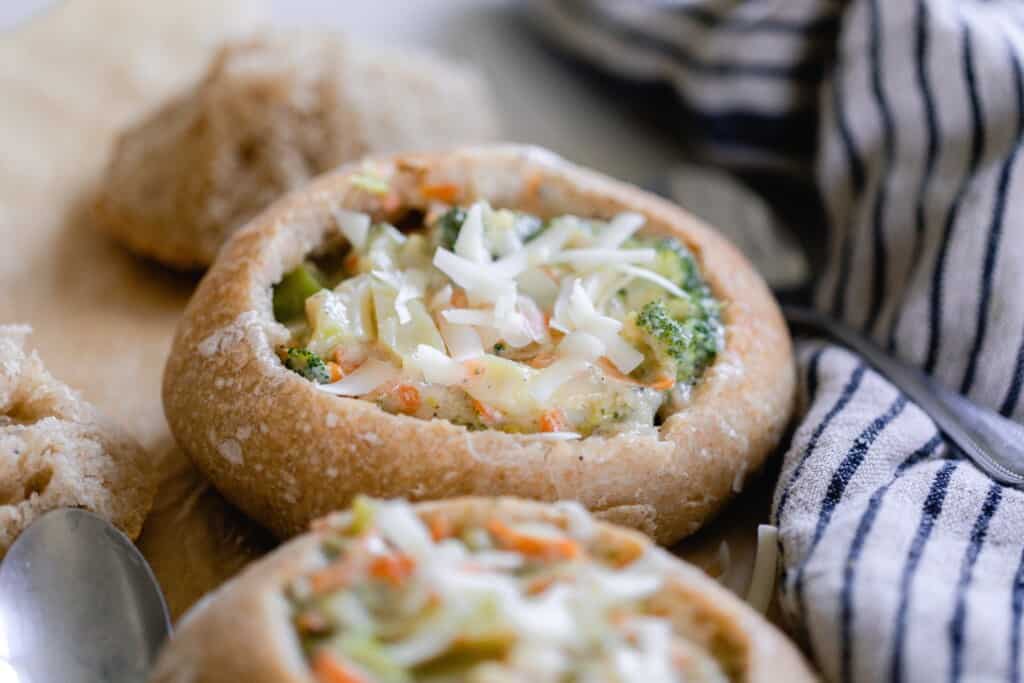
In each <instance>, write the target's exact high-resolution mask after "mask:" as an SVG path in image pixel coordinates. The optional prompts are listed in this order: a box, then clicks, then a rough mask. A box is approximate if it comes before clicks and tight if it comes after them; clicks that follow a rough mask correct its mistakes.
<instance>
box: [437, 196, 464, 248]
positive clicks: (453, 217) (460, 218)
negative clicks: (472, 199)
mask: <svg viewBox="0 0 1024 683" xmlns="http://www.w3.org/2000/svg"><path fill="white" fill-rule="evenodd" d="M465 222H466V210H465V209H463V208H462V207H460V206H456V207H454V208H451V209H448V211H446V212H445V214H444V215H443V216H441V217H440V218H438V219H437V227H438V231H439V232H438V234H439V235H440V240H439V242H438V243H439V244H440V245H441V246H442V247H444V248H445V249H452V248H453V247H455V240H457V239H458V238H459V230H462V224H463V223H465Z"/></svg>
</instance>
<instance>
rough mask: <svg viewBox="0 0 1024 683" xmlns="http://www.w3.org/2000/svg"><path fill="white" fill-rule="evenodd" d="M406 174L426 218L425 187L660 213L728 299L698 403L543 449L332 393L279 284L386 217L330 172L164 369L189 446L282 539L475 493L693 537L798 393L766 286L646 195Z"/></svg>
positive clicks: (720, 243)
mask: <svg viewBox="0 0 1024 683" xmlns="http://www.w3.org/2000/svg"><path fill="white" fill-rule="evenodd" d="M376 163H380V164H383V165H389V164H394V166H395V167H396V168H397V169H398V170H397V171H396V176H395V178H394V179H393V180H392V187H393V191H394V192H396V193H397V194H398V196H399V200H400V201H401V202H404V203H406V204H407V205H410V206H412V205H416V204H417V202H419V201H421V200H419V199H417V197H418V196H419V189H418V188H420V187H422V186H424V185H431V186H434V185H437V184H446V183H448V184H454V185H455V186H457V188H458V198H457V199H458V201H459V202H460V203H468V202H470V201H473V200H474V199H477V198H484V199H488V200H489V201H491V202H492V203H493V204H494V205H496V206H505V207H516V208H520V209H523V210H526V211H530V212H533V213H535V214H538V215H540V216H548V217H550V216H553V215H559V214H563V213H571V214H576V215H582V216H589V217H598V218H600V217H605V218H607V217H610V216H612V215H614V214H616V213H618V212H621V211H624V210H632V211H637V212H640V213H642V214H643V215H644V216H646V218H647V226H646V227H645V228H644V230H645V231H647V232H650V233H663V234H672V235H675V236H676V237H678V238H679V239H680V240H682V241H683V242H684V243H685V244H686V245H687V246H688V247H689V248H690V249H691V250H692V251H693V253H694V255H695V257H696V258H697V260H698V262H699V264H700V266H701V268H702V269H703V273H704V275H705V277H706V280H707V282H708V283H709V284H710V286H711V289H712V291H713V293H714V295H715V296H716V297H717V298H718V299H719V300H720V301H721V302H723V304H724V309H723V313H722V319H723V324H724V327H725V348H724V350H723V351H722V352H721V353H719V355H718V357H717V359H716V360H715V362H714V364H713V365H712V366H710V367H709V368H708V369H707V370H706V371H705V373H704V375H703V376H702V378H701V379H700V380H699V382H698V384H697V385H696V387H695V389H694V390H693V393H692V398H691V400H690V401H689V403H688V404H687V405H686V407H685V408H683V409H682V410H680V411H678V412H676V413H675V414H673V415H670V416H668V417H667V418H666V419H665V421H664V423H663V424H662V425H661V426H660V427H659V428H658V430H657V431H656V432H654V433H648V434H622V435H618V436H613V437H599V436H590V437H586V438H583V439H581V440H578V441H557V442H556V441H545V440H541V439H539V438H538V437H537V436H536V435H523V434H509V433H504V432H499V431H494V430H483V431H469V430H467V429H466V428H465V427H461V426H456V425H454V424H452V423H450V422H448V421H445V420H437V419H435V420H429V421H428V420H421V419H417V418H413V417H408V416H403V415H393V414H389V413H386V412H384V411H383V410H381V409H380V408H379V407H378V406H377V405H376V404H374V403H371V402H368V401H362V400H357V399H349V398H338V397H335V396H331V395H329V394H326V393H324V392H322V391H320V390H319V389H317V387H316V386H315V385H314V384H312V383H311V382H309V381H307V380H305V379H303V378H302V377H300V376H299V375H297V374H296V373H294V372H291V371H289V370H287V369H285V368H284V367H283V366H282V364H281V362H280V361H279V359H278V357H277V356H276V355H275V347H276V346H277V345H279V344H282V343H285V342H286V341H287V339H288V331H287V330H286V329H285V327H284V326H282V325H281V324H279V323H277V322H276V321H275V320H274V316H273V313H272V310H271V288H272V286H273V284H274V283H276V282H278V281H279V280H280V279H281V277H282V275H283V274H284V273H286V272H288V271H289V270H291V269H292V268H294V267H295V266H296V265H298V264H299V263H300V262H301V261H302V260H303V258H304V257H305V256H306V255H307V254H309V253H310V252H311V251H313V250H315V249H317V248H318V247H320V246H322V245H323V244H324V243H325V242H330V241H331V240H334V241H335V242H336V241H337V240H338V239H340V238H339V237H338V228H337V226H336V224H335V222H334V219H333V218H332V215H333V214H332V210H333V209H335V208H337V207H340V206H348V207H350V208H356V209H359V210H367V211H373V209H374V207H375V205H376V203H379V200H378V199H375V198H374V197H373V196H372V195H369V194H366V193H365V192H362V191H359V190H356V189H353V188H352V187H351V186H350V175H351V173H352V172H354V171H355V170H358V167H352V168H346V169H341V170H339V171H337V172H334V173H331V174H328V175H325V176H323V177H321V178H319V179H317V180H315V181H314V182H312V183H311V184H310V185H308V186H306V187H305V188H304V189H302V190H300V191H298V192H296V193H293V194H291V195H289V196H287V197H285V198H283V199H282V200H280V201H278V202H276V203H275V204H274V205H273V207H271V208H270V209H268V210H267V211H266V212H264V213H263V214H261V215H260V216H259V217H258V218H256V219H255V220H253V221H252V222H251V223H250V224H249V225H248V226H247V227H246V228H245V229H243V230H242V231H241V232H239V233H237V234H236V235H235V236H234V237H233V238H232V240H231V241H229V242H228V244H227V245H225V248H224V250H223V251H222V253H221V255H220V257H219V258H218V260H217V263H216V264H215V265H214V267H213V268H212V269H211V270H210V271H209V272H208V273H207V275H206V277H205V278H204V279H203V281H202V283H201V284H200V286H199V288H198V290H197V291H196V293H195V295H194V296H193V298H192V300H191V302H190V303H189V305H188V307H187V309H186V312H185V315H184V318H183V320H182V321H181V323H180V324H179V327H178V330H177V333H176V336H175V339H174V342H173V347H172V350H171V355H170V358H169V360H168V364H167V367H166V369H165V372H164V388H163V396H164V409H165V412H166V414H167V418H168V420H169V422H170V425H171V429H172V431H173V432H174V434H175V436H176V437H177V439H178V442H179V443H180V444H181V445H182V447H183V448H184V449H185V450H186V451H187V452H188V453H189V454H190V456H191V457H192V458H193V460H194V461H195V462H196V464H197V465H198V466H199V468H200V469H201V470H202V471H203V472H204V473H205V474H206V475H207V476H208V477H209V478H210V480H211V481H212V482H213V484H214V485H215V486H216V487H217V488H218V489H220V490H221V491H222V492H223V493H224V495H226V496H227V497H228V498H229V499H231V500H232V501H234V502H235V503H236V504H237V505H239V506H240V507H241V508H242V509H243V510H244V511H246V512H247V513H248V514H249V515H250V516H252V517H254V518H255V519H256V520H258V521H260V522H262V523H263V524H265V525H267V526H268V527H270V529H272V530H273V531H274V532H275V533H277V534H279V535H281V536H289V535H292V534H295V533H298V532H300V531H302V530H303V529H305V527H306V525H307V524H308V523H309V521H310V520H311V519H314V518H316V517H319V516H320V515H323V514H324V513H326V512H328V511H330V510H334V509H337V508H341V507H344V506H346V505H347V504H348V503H349V501H350V500H351V499H352V497H353V496H354V495H355V494H357V493H366V494H370V495H374V496H380V497H408V498H411V499H413V500H431V499H438V498H451V497H455V496H462V495H513V496H518V497H523V498H533V499H539V500H546V501H552V500H560V499H575V500H578V501H580V502H581V503H582V504H583V505H585V506H586V507H587V508H589V509H590V510H592V511H594V512H596V513H597V515H598V516H599V517H601V518H604V519H607V520H610V521H614V522H617V523H621V524H625V525H627V526H632V527H635V528H637V529H640V530H642V531H644V532H646V533H648V534H650V535H651V536H653V537H654V538H655V539H656V540H657V541H659V542H661V543H670V542H673V541H675V540H677V539H679V538H681V537H683V536H685V535H687V534H689V533H692V532H693V531H695V530H696V529H697V528H698V527H700V526H701V524H702V523H703V522H704V521H706V520H707V519H708V518H709V517H710V516H712V515H714V514H715V513H716V512H717V511H718V510H719V509H721V507H722V506H723V505H724V504H725V503H726V501H727V500H728V499H729V498H730V497H731V496H732V495H733V494H734V493H735V492H736V491H738V490H739V489H740V488H741V487H742V485H743V482H744V479H745V477H747V476H748V475H750V474H751V473H752V472H753V471H754V470H756V469H757V468H758V467H759V466H760V465H761V464H762V462H763V460H764V459H765V457H766V456H767V455H768V454H769V453H770V452H772V450H773V449H774V448H775V446H776V444H777V443H778V441H779V438H780V436H781V435H782V432H783V429H784V428H785V426H786V423H787V420H788V418H789V415H790V410H791V406H792V400H793V390H794V369H793V360H792V349H791V344H790V339H789V335H788V332H787V329H786V326H785V324H784V322H783V320H782V318H781V316H780V314H779V310H778V308H777V306H776V305H775V302H774V300H773V299H772V297H771V295H770V294H769V292H768V290H767V288H766V287H765V285H764V283H763V281H762V280H761V278H760V277H759V276H758V275H757V273H755V272H754V270H753V269H752V268H751V266H750V264H749V263H747V261H746V260H745V259H744V258H743V257H742V256H741V255H740V254H739V252H738V251H736V249H734V248H733V247H732V246H731V245H729V244H728V243H727V242H726V241H725V240H723V239H722V238H721V237H719V236H718V235H717V233H715V231H714V230H712V229H710V228H708V227H707V226H705V225H703V224H701V223H700V222H699V221H697V220H696V219H695V218H693V217H692V216H691V215H690V214H688V213H686V212H685V211H683V210H682V209H680V208H679V207H677V206H675V205H673V204H670V203H668V202H666V201H663V200H661V199H658V198H656V197H654V196H652V195H649V194H646V193H644V192H642V191H641V190H639V189H637V188H635V187H632V186H629V185H625V184H623V183H619V182H616V181H614V180H611V179H610V178H607V177H605V176H602V175H599V174H597V173H594V172H591V171H588V170H585V169H582V168H579V167H576V166H573V165H571V164H569V163H567V162H565V161H564V160H562V159H560V158H558V157H556V156H554V155H553V154H551V153H549V152H546V151H544V150H539V149H537V148H529V147H517V146H490V147H477V148H466V149H462V150H457V151H453V152H449V153H436V154H423V155H406V156H401V157H396V158H394V159H392V160H378V161H377V162H376Z"/></svg>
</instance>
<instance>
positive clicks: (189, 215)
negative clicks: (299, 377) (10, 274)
mask: <svg viewBox="0 0 1024 683" xmlns="http://www.w3.org/2000/svg"><path fill="white" fill-rule="evenodd" d="M496 134H497V117H496V115H495V108H494V105H493V104H492V101H491V97H490V93H489V91H488V89H487V87H486V84H485V83H484V81H483V80H482V79H481V78H480V76H478V75H477V74H476V72H474V71H472V70H469V69H468V68H466V67H463V66H460V65H456V64H452V63H450V62H447V61H442V60H440V59H437V58H435V57H432V56H430V55H423V54H419V53H411V54H410V53H406V52H404V51H396V50H395V49H394V48H391V49H389V50H383V49H381V48H378V47H376V46H375V47H374V48H372V49H371V48H368V47H365V46H360V45H358V44H356V43H351V42H348V41H344V40H342V39H341V38H340V37H339V36H337V35H334V34H330V33H313V32H294V33H289V32H281V33H277V34H267V35H262V36H258V37H254V38H250V39H248V40H243V41H238V42H233V43H228V44H227V45H225V46H224V47H223V48H221V50H220V51H219V53H218V54H217V56H216V57H215V59H214V60H213V62H212V64H211V66H210V68H209V70H208V72H207V73H206V75H205V77H204V78H203V79H202V80H201V81H200V82H199V83H198V84H197V85H195V86H194V87H193V88H191V89H190V90H188V91H187V92H184V93H182V94H180V95H178V96H177V97H175V98H174V99H172V100H171V101H169V102H167V103H166V104H165V105H163V106H162V107H161V108H160V109H158V110H157V111H156V112H154V113H153V114H151V115H150V116H148V117H147V118H145V119H144V120H142V121H141V122H139V123H138V124H136V125H135V126H134V127H132V128H130V129H128V130H127V131H125V132H124V133H123V134H122V135H121V137H120V138H119V139H118V141H117V143H116V145H115V148H114V152H113V156H112V158H111V161H110V164H109V167H108V169H107V174H106V179H105V180H104V183H103V187H102V189H101V192H100V196H99V198H98V201H97V203H96V214H97V222H98V223H99V224H100V225H101V226H102V227H103V229H105V230H106V231H107V232H108V233H110V234H111V235H113V236H114V237H116V238H117V239H119V240H120V241H122V242H123V243H124V244H126V245H127V246H128V247H129V248H131V249H132V250H134V251H136V252H139V253H141V254H143V255H145V256H150V257H152V258H155V259H157V260H159V261H162V262H164V263H166V264H168V265H171V266H175V267H179V268H196V267H205V266H207V265H209V264H210V263H212V262H213V259H214V257H215V256H216V255H217V250H218V249H219V248H220V245H221V244H222V243H223V242H224V240H225V239H227V237H228V236H229V235H230V234H231V233H232V232H233V231H234V230H235V229H236V228H238V227H239V226H240V225H242V224H243V223H244V222H245V221H246V220H248V219H249V218H251V217H252V216H254V215H255V214H256V213H258V212H259V211H260V210H262V209H263V208H264V207H266V206H267V205H268V204H269V203H270V202H271V201H273V200H274V199H276V198H277V197H278V196H280V195H281V194H283V193H284V192H286V191H288V190H291V189H293V188H295V187H298V186H299V185H302V184H303V183H305V182H306V181H308V180H309V179H310V178H311V177H313V176H314V175H317V174H319V173H322V172H324V171H327V170H329V169H331V168H334V167H335V166H337V165H339V164H341V163H343V162H345V161H349V160H352V159H356V158H358V157H360V156H363V155H364V154H367V153H382V152H394V151H398V150H401V149H404V148H415V149H429V148H435V147H446V146H450V145H453V144H463V143H474V142H483V141H486V140H490V139H493V138H494V137H495V136H496Z"/></svg>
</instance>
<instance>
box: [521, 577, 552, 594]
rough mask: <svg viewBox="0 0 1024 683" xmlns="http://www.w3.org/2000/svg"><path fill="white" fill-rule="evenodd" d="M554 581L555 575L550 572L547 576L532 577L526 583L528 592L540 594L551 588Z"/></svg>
mask: <svg viewBox="0 0 1024 683" xmlns="http://www.w3.org/2000/svg"><path fill="white" fill-rule="evenodd" d="M554 583H555V577H554V576H552V575H551V574H548V575H547V576H538V577H537V578H535V579H532V580H531V581H530V582H529V583H528V584H526V594H527V595H539V594H540V593H543V592H544V591H546V590H547V589H548V588H551V586H552V584H554Z"/></svg>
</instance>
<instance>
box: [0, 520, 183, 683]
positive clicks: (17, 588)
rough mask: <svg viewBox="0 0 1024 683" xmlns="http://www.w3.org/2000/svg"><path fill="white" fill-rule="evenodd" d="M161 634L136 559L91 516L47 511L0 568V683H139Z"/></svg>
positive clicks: (145, 570) (164, 618)
mask: <svg viewBox="0 0 1024 683" xmlns="http://www.w3.org/2000/svg"><path fill="white" fill-rule="evenodd" d="M169 633H170V621H169V619H168V614H167V606H166V605H165V604H164V599H163V596H162V595H161V594H160V589H159V588H158V586H157V583H156V579H155V578H154V577H153V573H152V572H151V571H150V569H149V566H148V565H147V564H146V561H145V560H144V559H142V555H141V554H140V553H139V551H138V550H137V549H136V548H135V546H134V545H132V543H131V541H129V540H128V538H127V537H125V535H124V534H122V533H121V532H120V531H118V530H117V529H115V528H114V527H113V526H111V525H110V524H109V523H108V522H106V521H105V520H103V519H102V518H100V517H98V516H96V515H94V514H92V513H91V512H86V511H84V510H78V509H72V508H63V509H60V510H55V511H53V512H50V513H47V514H46V515H44V516H42V517H41V518H39V519H38V520H36V522H34V523H33V524H32V525H31V526H29V528H28V529H26V530H25V531H24V532H23V533H22V534H21V536H19V537H18V540H17V541H15V542H14V545H12V546H11V548H10V550H9V551H8V553H7V556H6V557H5V558H4V560H3V563H2V564H0V681H18V682H19V683H51V682H55V681H69V682H70V681H75V682H76V683H101V682H104V683H105V682H108V681H109V682H110V683H115V682H116V683H135V682H136V681H138V682H141V681H144V680H145V679H146V676H147V674H148V673H149V670H150V668H151V665H152V663H153V660H154V658H155V656H156V653H157V650H158V648H159V647H160V645H161V644H162V643H163V642H164V640H165V639H166V638H167V635H168V634H169Z"/></svg>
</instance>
